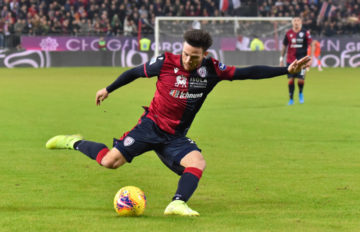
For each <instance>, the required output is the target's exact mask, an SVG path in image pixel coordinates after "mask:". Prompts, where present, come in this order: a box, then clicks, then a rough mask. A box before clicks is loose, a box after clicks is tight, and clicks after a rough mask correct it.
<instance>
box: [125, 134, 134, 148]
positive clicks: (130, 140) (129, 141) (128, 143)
mask: <svg viewBox="0 0 360 232" xmlns="http://www.w3.org/2000/svg"><path fill="white" fill-rule="evenodd" d="M134 142H135V139H133V137H130V136H126V137H125V139H124V146H125V147H128V146H131V145H133V144H134Z"/></svg>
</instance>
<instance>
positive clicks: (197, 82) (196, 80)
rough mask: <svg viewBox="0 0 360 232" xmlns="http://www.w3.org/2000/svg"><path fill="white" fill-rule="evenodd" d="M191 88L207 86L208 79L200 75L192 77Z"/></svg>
mask: <svg viewBox="0 0 360 232" xmlns="http://www.w3.org/2000/svg"><path fill="white" fill-rule="evenodd" d="M189 85H190V88H202V89H203V88H206V86H207V79H204V78H200V77H190V80H189Z"/></svg>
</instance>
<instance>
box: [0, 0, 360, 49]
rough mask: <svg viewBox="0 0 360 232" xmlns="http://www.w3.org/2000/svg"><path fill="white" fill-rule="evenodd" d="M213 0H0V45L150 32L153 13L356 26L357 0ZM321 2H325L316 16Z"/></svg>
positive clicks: (318, 27) (335, 29) (324, 29)
mask: <svg viewBox="0 0 360 232" xmlns="http://www.w3.org/2000/svg"><path fill="white" fill-rule="evenodd" d="M219 2H220V0H133V1H131V0H0V14H1V17H0V47H4V46H9V44H7V43H9V42H11V43H12V44H13V45H14V44H15V45H16V44H19V41H20V36H21V35H76V36H78V35H106V36H111V35H125V36H135V35H137V33H138V31H139V30H141V33H142V34H152V33H153V31H154V22H155V17H156V16H256V15H257V16H266V17H268V16H269V17H270V16H271V17H280V16H288V17H293V16H302V17H303V19H304V22H303V23H304V26H305V27H306V28H308V29H310V30H311V31H312V33H313V34H315V35H325V36H333V35H344V34H345V35H352V34H359V31H360V23H359V16H360V8H359V6H360V0H338V1H336V0H258V1H248V0H241V1H240V2H241V7H240V8H239V9H238V10H231V9H229V10H227V11H225V12H223V11H220V10H219ZM230 2H231V1H230ZM323 2H326V3H328V6H329V7H328V8H327V11H326V12H325V13H324V16H323V17H322V18H321V19H319V15H321V14H320V13H321V9H322V4H323ZM254 4H255V6H256V8H255V12H254V13H250V14H249V12H250V11H249V10H250V8H246V7H247V6H250V5H252V6H253V5H254ZM241 9H243V10H242V11H241ZM244 9H245V10H244ZM329 9H330V10H329ZM9 38H11V39H9Z"/></svg>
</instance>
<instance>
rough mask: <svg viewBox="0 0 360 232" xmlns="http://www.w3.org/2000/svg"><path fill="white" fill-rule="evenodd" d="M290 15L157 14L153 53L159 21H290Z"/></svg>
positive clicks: (158, 35)
mask: <svg viewBox="0 0 360 232" xmlns="http://www.w3.org/2000/svg"><path fill="white" fill-rule="evenodd" d="M292 19H293V18H292V17H167V16H159V17H156V18H155V30H154V39H155V50H154V55H155V57H157V56H158V55H159V38H160V30H159V23H160V21H165V20H166V21H177V20H183V21H191V20H192V21H195V20H198V21H202V20H217V21H219V20H225V21H226V20H228V21H268V22H272V21H291V20H292Z"/></svg>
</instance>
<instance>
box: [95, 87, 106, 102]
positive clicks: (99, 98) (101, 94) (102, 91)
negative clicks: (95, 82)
mask: <svg viewBox="0 0 360 232" xmlns="http://www.w3.org/2000/svg"><path fill="white" fill-rule="evenodd" d="M108 96H109V93H108V91H107V90H106V88H103V89H100V90H99V91H97V93H96V97H95V103H96V105H97V106H99V105H100V103H101V102H102V101H104V100H105V99H106V98H107V97H108Z"/></svg>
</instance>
